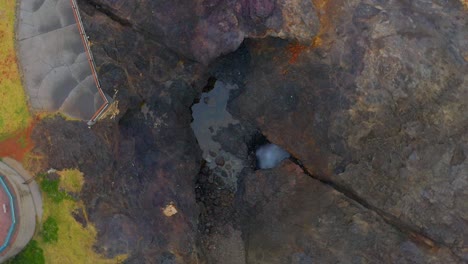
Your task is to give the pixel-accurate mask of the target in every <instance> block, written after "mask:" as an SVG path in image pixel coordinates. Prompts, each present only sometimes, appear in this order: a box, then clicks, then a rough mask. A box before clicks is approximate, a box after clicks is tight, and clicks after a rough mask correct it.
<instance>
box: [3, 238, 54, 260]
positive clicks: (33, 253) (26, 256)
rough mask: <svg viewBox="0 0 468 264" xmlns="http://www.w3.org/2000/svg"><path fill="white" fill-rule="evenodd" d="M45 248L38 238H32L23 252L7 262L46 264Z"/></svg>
mask: <svg viewBox="0 0 468 264" xmlns="http://www.w3.org/2000/svg"><path fill="white" fill-rule="evenodd" d="M45 263H46V262H45V258H44V250H43V249H42V248H41V247H40V246H39V243H38V242H37V241H36V240H31V241H30V242H29V243H28V245H27V246H26V247H25V248H24V250H23V251H21V253H19V254H18V255H16V256H15V257H14V258H13V259H12V260H9V261H8V262H7V263H6V264H45Z"/></svg>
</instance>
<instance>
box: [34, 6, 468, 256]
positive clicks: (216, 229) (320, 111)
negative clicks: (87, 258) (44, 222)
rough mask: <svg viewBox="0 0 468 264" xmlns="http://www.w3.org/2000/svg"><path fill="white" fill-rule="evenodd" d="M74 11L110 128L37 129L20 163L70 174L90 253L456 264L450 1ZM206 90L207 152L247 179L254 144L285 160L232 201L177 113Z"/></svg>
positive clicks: (257, 173)
mask: <svg viewBox="0 0 468 264" xmlns="http://www.w3.org/2000/svg"><path fill="white" fill-rule="evenodd" d="M78 4H79V6H80V9H81V13H82V16H83V20H84V23H85V28H86V30H87V32H88V34H89V36H90V40H91V42H92V50H93V53H94V57H95V59H96V64H97V66H98V71H99V76H100V78H101V82H102V86H103V89H104V90H105V91H106V93H108V94H111V95H113V96H114V99H115V101H116V102H117V103H116V105H115V108H114V110H115V111H114V112H113V114H114V115H113V116H112V118H107V119H105V120H102V121H101V122H99V123H98V124H96V125H95V126H93V127H92V128H91V129H89V128H88V127H86V125H85V124H83V123H79V122H70V121H65V120H62V119H61V118H55V119H45V120H43V121H42V122H41V123H40V124H38V125H37V127H36V128H35V131H34V138H35V142H36V148H35V150H34V151H35V153H37V154H40V155H41V156H43V157H44V158H43V160H42V161H41V163H40V164H39V166H40V167H41V169H43V170H47V169H48V168H51V167H52V168H55V169H62V168H79V169H80V170H81V171H82V172H84V174H85V177H86V183H85V187H84V190H83V192H82V194H81V195H82V197H83V198H84V200H85V201H86V207H87V211H88V214H89V217H90V220H91V221H92V222H93V223H94V224H95V225H96V227H97V228H98V242H97V244H96V249H97V251H99V252H101V253H103V254H105V255H107V256H109V257H110V256H115V255H117V254H122V253H128V254H130V257H129V259H128V260H127V262H128V263H464V262H467V261H468V246H467V243H468V242H467V241H468V238H467V235H468V215H467V214H468V188H467V187H468V168H467V167H468V161H467V159H466V153H468V134H467V131H468V130H467V129H468V109H467V108H468V104H467V103H466V102H468V93H467V91H468V75H467V74H466V73H467V72H468V16H467V12H468V11H467V10H466V9H465V8H464V6H463V4H462V2H461V1H456V0H451V1H450V0H433V1H426V0H413V1H409V0H362V1H359V0H348V1H344V0H328V1H322V0H316V1H306V0H290V1H287V0H243V1H216V0H192V1H191V0H177V1H159V0H153V1H149V0H145V1H123V0H122V1H120V0H114V1H110V0H81V1H78ZM241 45H242V46H241ZM239 46H241V48H240V49H239ZM236 50H237V51H236ZM234 51H235V52H234ZM232 52H234V53H232ZM226 54H227V55H226ZM210 76H211V77H212V78H216V79H218V80H222V81H223V82H225V83H231V84H233V85H236V86H237V87H238V89H236V90H234V91H233V92H231V98H230V100H229V104H228V110H229V112H230V113H231V114H232V115H233V117H234V118H236V120H238V123H237V124H236V125H233V126H228V127H226V128H225V129H223V131H220V132H218V135H217V136H216V140H217V141H219V142H220V145H221V146H222V148H223V149H224V150H225V151H227V152H230V153H233V154H234V155H236V156H237V157H238V158H239V159H242V160H244V161H245V163H246V164H252V161H253V157H252V155H251V151H252V148H254V147H255V145H256V144H257V143H258V137H259V136H258V135H261V137H263V138H264V139H263V140H267V141H269V142H272V143H275V144H277V145H279V146H281V147H282V148H284V149H285V150H287V151H288V152H289V153H290V154H291V155H292V157H293V158H291V159H290V160H287V161H285V162H283V164H282V165H281V166H279V167H277V168H274V169H271V170H255V168H254V166H250V167H249V166H246V168H245V169H244V170H243V171H242V172H241V173H239V175H238V186H236V188H234V189H232V188H231V189H229V188H226V186H225V185H224V183H223V181H222V180H218V178H222V175H221V172H219V171H216V170H215V171H212V170H210V169H207V168H206V167H204V166H203V164H204V162H203V160H202V156H201V150H200V147H199V146H198V143H197V140H196V138H195V136H194V133H193V131H192V129H191V127H190V123H191V122H192V116H191V106H192V105H193V103H195V102H196V101H197V98H200V94H201V92H202V90H203V87H204V86H205V84H206V82H207V80H208V79H209V77H210ZM218 166H219V167H223V166H224V162H223V163H221V162H219V164H218ZM220 175H221V176H220ZM167 208H172V210H174V209H175V210H176V211H177V213H176V214H173V213H168V211H167V210H165V209H167ZM171 212H173V211H171ZM205 230H207V231H206V232H205Z"/></svg>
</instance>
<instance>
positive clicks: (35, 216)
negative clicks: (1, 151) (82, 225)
mask: <svg viewBox="0 0 468 264" xmlns="http://www.w3.org/2000/svg"><path fill="white" fill-rule="evenodd" d="M31 179H32V177H31V175H29V174H28V173H27V172H26V171H25V170H24V169H23V168H22V166H21V164H19V163H18V162H17V161H15V160H13V159H10V158H4V159H3V160H2V161H1V162H0V263H2V262H4V261H5V260H7V259H9V258H11V257H13V256H15V255H16V254H18V253H19V252H20V251H21V250H22V249H23V248H24V247H25V246H26V245H27V244H28V242H29V241H30V240H31V238H32V237H33V235H34V232H35V229H36V221H37V220H40V219H42V213H43V209H42V197H41V193H40V190H39V186H38V185H37V183H36V182H35V181H31ZM28 180H29V181H28ZM26 181H28V183H27V184H25V182H26Z"/></svg>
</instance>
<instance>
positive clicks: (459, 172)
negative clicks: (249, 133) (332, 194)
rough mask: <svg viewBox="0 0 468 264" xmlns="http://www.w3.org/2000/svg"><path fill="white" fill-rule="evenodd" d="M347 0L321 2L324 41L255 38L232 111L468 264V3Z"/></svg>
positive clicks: (314, 169)
mask: <svg viewBox="0 0 468 264" xmlns="http://www.w3.org/2000/svg"><path fill="white" fill-rule="evenodd" d="M341 4H342V2H341V1H329V2H328V4H327V6H325V7H324V12H325V13H326V14H327V15H330V16H329V17H327V18H324V17H322V19H321V21H322V22H323V26H325V28H322V30H323V33H322V34H321V35H320V42H318V44H320V43H322V44H321V45H317V46H314V47H304V46H294V45H291V44H289V43H286V42H283V41H278V40H267V41H252V42H249V45H248V47H249V48H250V51H251V56H252V66H251V68H250V75H249V76H248V77H247V80H246V88H245V92H244V93H243V94H242V95H241V96H239V97H238V98H236V100H235V101H234V103H233V104H232V105H231V112H232V113H234V114H233V116H234V117H236V118H243V119H244V120H248V121H249V122H253V123H254V124H256V125H257V126H258V127H259V128H260V129H261V131H262V132H263V133H264V134H265V135H266V136H267V137H268V139H269V140H270V141H272V142H273V143H275V144H278V145H280V146H281V147H283V148H285V149H286V150H287V151H288V152H289V153H291V154H292V155H293V156H294V157H296V158H297V159H298V160H300V161H301V162H302V163H303V164H304V166H305V168H306V169H307V170H308V172H309V173H310V174H312V175H314V176H315V177H317V178H320V179H323V180H325V181H330V182H332V183H334V184H335V185H337V186H338V187H339V188H340V189H342V190H344V191H347V192H349V193H351V194H353V195H355V196H356V197H358V198H359V199H362V200H363V201H365V202H366V203H368V206H369V207H370V208H372V209H373V210H375V211H376V212H379V213H380V214H381V215H383V217H384V218H388V219H391V220H390V222H393V223H394V224H395V225H398V226H402V227H404V229H407V230H408V231H409V233H418V234H421V235H422V236H424V237H426V238H427V239H428V241H427V244H429V245H430V246H433V247H434V248H438V247H446V248H450V249H451V250H452V251H453V252H455V254H456V255H457V256H458V257H459V259H458V261H462V259H463V260H464V261H466V260H467V257H468V256H467V255H466V252H467V240H466V234H467V232H468V225H467V221H466V219H467V215H466V212H467V205H468V204H467V202H466V201H467V200H468V191H467V190H468V189H467V185H468V178H467V177H468V175H467V171H468V170H467V165H468V161H467V160H466V158H463V157H464V156H465V154H463V153H466V152H467V151H468V141H467V132H466V131H467V130H466V124H467V121H468V120H467V116H468V115H467V114H468V106H467V104H466V102H467V101H468V94H467V92H466V89H467V87H468V78H467V74H466V72H467V71H468V62H467V60H466V58H464V56H466V54H467V51H468V45H467V40H468V28H467V16H466V10H464V9H463V7H462V5H461V3H459V2H457V1H452V2H446V1H444V2H442V1H431V2H430V3H429V2H427V1H348V2H347V5H341ZM330 10H333V12H331V11H330ZM327 12H329V13H327ZM236 113H237V114H236Z"/></svg>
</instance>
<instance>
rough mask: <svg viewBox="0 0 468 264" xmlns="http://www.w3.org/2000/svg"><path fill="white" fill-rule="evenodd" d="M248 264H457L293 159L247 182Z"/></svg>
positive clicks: (245, 231) (447, 253) (449, 255)
mask: <svg viewBox="0 0 468 264" xmlns="http://www.w3.org/2000/svg"><path fill="white" fill-rule="evenodd" d="M243 186H244V188H245V190H244V193H243V195H242V203H241V204H240V205H241V208H242V210H247V212H248V213H246V214H245V217H246V218H245V219H244V224H243V226H244V229H243V237H245V245H246V248H245V251H246V256H247V259H246V263H269V264H275V263H295V264H300V263H455V262H456V258H454V257H453V255H452V253H451V252H450V251H449V250H448V249H440V250H438V251H432V250H431V249H429V248H427V247H424V246H421V245H417V244H415V242H414V241H412V240H410V239H408V238H405V236H403V235H402V234H401V233H400V232H399V231H398V230H397V229H395V228H393V227H392V226H391V225H388V224H387V223H385V221H384V220H383V219H382V218H381V217H379V216H378V215H377V214H375V213H374V212H372V211H370V210H367V209H366V208H364V207H362V206H361V205H359V204H358V203H356V202H355V201H353V200H352V199H349V198H348V197H346V196H344V195H343V194H341V193H339V192H337V191H336V190H334V189H333V188H331V187H330V186H327V185H324V184H323V183H321V182H319V181H318V180H314V179H312V178H310V177H309V176H308V175H306V174H304V173H303V172H302V169H301V168H300V167H299V166H297V165H295V164H294V163H292V162H285V163H283V165H282V166H281V167H278V168H276V169H274V170H262V171H256V172H255V173H251V174H249V175H247V176H246V177H245V179H244V181H243Z"/></svg>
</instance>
